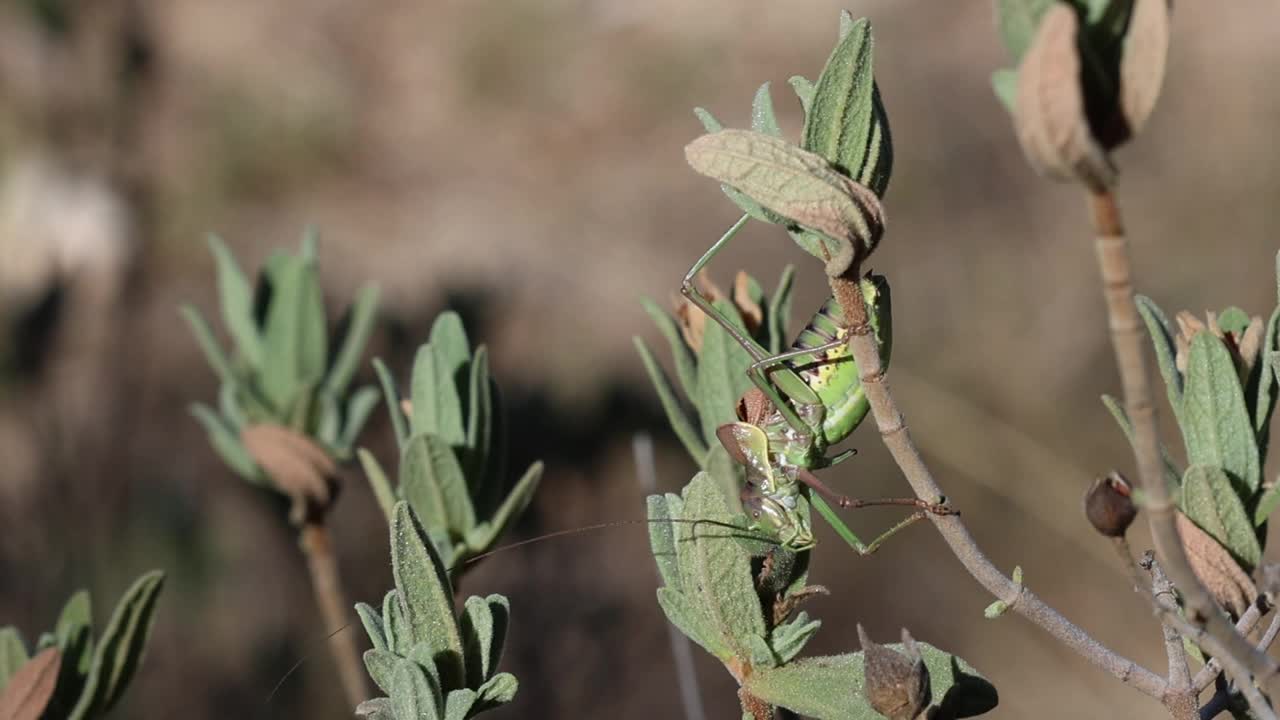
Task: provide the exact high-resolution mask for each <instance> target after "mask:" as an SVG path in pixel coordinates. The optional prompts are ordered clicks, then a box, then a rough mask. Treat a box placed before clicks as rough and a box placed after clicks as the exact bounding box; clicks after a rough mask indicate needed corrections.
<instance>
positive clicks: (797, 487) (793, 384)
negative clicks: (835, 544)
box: [681, 216, 951, 554]
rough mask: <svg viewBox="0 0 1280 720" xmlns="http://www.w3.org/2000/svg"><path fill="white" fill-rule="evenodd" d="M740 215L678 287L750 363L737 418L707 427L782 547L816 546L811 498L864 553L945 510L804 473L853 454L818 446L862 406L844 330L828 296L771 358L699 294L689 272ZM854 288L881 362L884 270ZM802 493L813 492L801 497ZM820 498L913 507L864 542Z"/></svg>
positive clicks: (886, 313)
mask: <svg viewBox="0 0 1280 720" xmlns="http://www.w3.org/2000/svg"><path fill="white" fill-rule="evenodd" d="M747 220H748V217H747V216H743V218H742V219H741V220H739V221H738V223H736V224H735V225H734V226H733V227H732V228H730V229H729V231H728V232H726V233H725V234H724V236H722V237H721V238H720V240H718V241H717V242H716V243H715V244H714V245H712V246H711V248H710V249H709V250H707V252H706V253H704V254H703V256H702V257H701V258H700V259H699V260H698V262H696V263H694V265H693V267H692V268H690V269H689V272H688V273H686V275H685V278H684V283H683V284H682V286H681V292H682V293H683V294H684V295H685V296H686V297H688V298H689V300H690V301H691V302H693V304H694V305H696V306H697V307H698V308H700V309H701V310H702V311H703V312H705V313H706V314H707V316H708V317H710V318H711V319H712V320H714V321H715V322H716V323H717V324H719V325H720V327H722V328H723V329H724V330H725V332H727V333H728V334H729V336H730V337H732V338H733V339H734V340H735V341H736V342H737V343H738V344H739V345H740V346H742V349H743V350H744V351H745V352H746V353H747V354H748V355H750V356H751V357H752V359H753V360H754V362H753V363H752V365H751V367H750V369H749V370H748V371H747V375H748V376H749V377H750V379H751V382H752V383H753V384H754V385H755V387H754V388H752V389H751V390H749V391H747V393H746V394H744V395H743V397H742V398H741V400H739V402H738V422H734V423H727V424H725V425H722V426H721V427H720V428H719V429H718V430H717V432H716V434H717V436H718V437H719V439H720V443H721V444H722V445H723V446H724V447H725V449H726V450H727V451H728V453H729V455H730V457H732V458H733V459H734V460H735V461H736V462H737V463H738V464H739V465H742V466H743V467H744V469H745V471H746V484H745V486H744V488H743V490H742V505H743V509H744V510H745V511H746V512H747V513H748V515H750V516H751V518H752V521H753V523H754V525H755V527H756V528H758V529H760V530H764V531H767V532H770V533H772V534H773V535H774V536H776V537H777V538H778V540H779V541H780V542H781V543H782V544H783V545H784V546H786V547H787V548H789V549H791V550H795V551H802V550H808V549H809V548H811V547H813V546H814V544H815V540H814V535H813V530H812V527H811V525H810V522H809V506H810V504H812V506H813V508H814V509H816V510H818V512H819V513H820V514H821V515H822V516H823V517H824V518H825V519H826V520H827V521H828V522H829V523H830V524H831V526H832V527H833V528H834V529H835V530H836V532H837V533H838V534H839V535H840V536H841V537H842V538H843V539H844V540H845V541H846V542H847V543H848V544H849V545H850V547H852V548H853V549H854V550H855V551H857V552H858V553H859V554H867V553H870V552H873V551H875V549H876V548H877V547H879V545H880V543H881V542H883V541H884V540H886V539H887V538H888V537H889V536H891V535H892V534H894V533H895V532H897V531H898V530H900V529H902V528H903V527H906V526H907V525H909V524H911V523H912V522H915V521H916V520H919V519H920V518H921V517H923V516H924V512H925V511H928V512H933V513H938V514H947V513H949V512H951V511H950V510H949V509H948V508H947V507H946V505H945V501H944V500H942V499H939V501H938V502H936V503H928V502H925V501H923V500H919V499H916V498H910V499H905V498H904V499H896V498H888V499H878V500H854V499H851V498H848V497H846V496H843V495H840V494H838V493H836V492H834V491H832V490H831V489H830V488H828V487H826V485H824V484H823V483H822V482H821V481H820V480H819V479H818V478H817V477H816V476H815V475H814V474H813V472H812V471H813V470H817V469H820V468H825V467H829V466H831V465H835V464H837V463H839V462H841V461H842V460H844V459H845V458H847V457H849V456H850V455H852V453H853V451H846V452H844V453H840V454H838V455H836V456H834V457H827V455H826V452H827V449H828V448H829V447H830V446H832V445H834V444H836V443H839V442H840V441H842V440H844V439H845V438H847V437H848V436H849V435H850V433H852V432H853V431H854V429H855V428H857V426H858V425H859V424H860V423H861V422H862V420H863V419H864V418H865V417H866V415H867V412H868V411H869V409H870V404H869V402H868V400H867V397H866V393H865V391H864V389H863V387H862V381H861V377H860V373H859V370H858V366H857V363H856V362H855V361H854V359H853V356H852V353H851V351H850V349H849V346H848V334H849V332H850V328H849V327H848V324H847V323H846V322H845V320H844V311H843V309H842V308H841V307H840V303H839V302H838V300H837V299H836V297H835V296H832V297H831V298H829V299H828V300H827V302H826V303H825V304H823V306H822V307H821V308H820V309H819V310H818V312H817V313H815V314H814V316H813V318H812V319H811V320H810V322H809V323H808V325H807V326H806V327H805V328H804V330H802V331H801V332H800V334H799V336H798V337H797V339H796V342H795V343H794V344H793V345H792V347H791V348H790V349H788V350H787V351H785V352H783V353H780V354H777V355H772V356H771V355H769V353H768V351H766V350H765V349H764V348H763V347H761V346H760V344H759V343H757V342H756V341H755V340H754V339H753V338H751V337H750V336H749V335H747V334H746V333H744V332H742V330H741V329H740V328H739V327H738V326H737V325H736V324H735V323H733V322H732V321H730V320H729V319H728V318H727V317H725V315H724V314H723V313H721V311H720V310H718V309H717V308H716V307H715V305H714V304H713V303H712V302H711V301H710V300H709V299H707V298H706V297H705V296H703V295H702V294H701V293H700V292H698V290H697V288H696V287H695V285H694V282H693V280H694V278H695V277H696V276H697V274H698V273H699V272H701V271H702V269H703V268H704V267H706V265H707V264H708V263H709V262H710V261H711V259H712V258H713V257H714V256H715V255H716V254H717V253H719V252H720V250H722V249H723V248H724V246H725V245H726V244H727V243H728V241H729V240H730V239H731V238H732V237H733V236H734V235H736V234H737V233H738V231H739V230H741V228H742V226H743V225H745V224H746V222H747ZM858 286H859V290H860V291H861V293H862V300H863V302H864V303H865V305H866V308H867V316H868V321H869V324H870V326H871V330H872V332H873V333H874V335H875V338H876V341H877V344H878V345H879V350H880V356H881V358H883V359H884V360H885V361H886V362H887V360H888V356H889V349H890V345H891V339H892V333H891V327H890V302H889V285H888V282H887V281H886V280H885V278H884V277H883V276H879V275H871V274H868V275H867V276H866V277H864V278H862V279H861V280H859V283H858ZM810 490H813V491H816V493H817V494H816V495H812V494H810V492H809V491H810ZM823 498H826V499H827V500H830V501H832V503H833V504H835V505H837V506H839V507H865V506H868V505H902V506H913V507H916V508H917V509H918V510H917V512H916V513H914V514H913V515H912V516H911V517H909V518H907V519H906V520H904V521H902V522H900V523H899V524H898V525H896V526H894V527H892V528H890V529H889V530H888V531H887V532H885V533H883V534H881V535H880V537H878V538H876V539H875V540H874V541H872V542H871V543H870V544H864V543H863V542H862V541H861V540H859V539H858V537H857V536H856V535H854V534H853V532H852V531H851V530H849V528H848V526H846V525H845V524H844V522H843V521H842V520H840V518H839V516H837V515H836V514H835V511H834V510H832V508H831V506H830V505H828V504H827V502H826V501H825V500H824V499H823Z"/></svg>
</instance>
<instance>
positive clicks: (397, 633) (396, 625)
mask: <svg viewBox="0 0 1280 720" xmlns="http://www.w3.org/2000/svg"><path fill="white" fill-rule="evenodd" d="M391 521H392V522H394V521H395V514H394V511H393V514H392V516H391ZM382 632H383V634H384V635H385V636H386V638H387V649H388V650H391V651H392V652H396V653H404V652H407V651H408V649H409V647H410V646H411V645H413V631H412V630H411V629H410V628H409V621H408V620H407V619H405V609H404V601H403V600H401V599H400V591H399V590H390V591H388V592H387V594H386V595H385V596H383V598H382ZM384 689H385V688H384ZM388 692H390V691H389V690H388Z"/></svg>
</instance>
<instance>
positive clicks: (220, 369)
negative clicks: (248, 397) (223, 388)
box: [178, 305, 236, 383]
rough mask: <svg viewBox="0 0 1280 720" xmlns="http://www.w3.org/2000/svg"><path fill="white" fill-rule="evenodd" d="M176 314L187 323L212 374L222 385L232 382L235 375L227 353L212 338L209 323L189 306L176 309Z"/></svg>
mask: <svg viewBox="0 0 1280 720" xmlns="http://www.w3.org/2000/svg"><path fill="white" fill-rule="evenodd" d="M178 312H179V313H181V314H182V318H183V319H184V320H186V321H187V325H188V326H189V327H190V328H191V334H192V335H195V337H196V344H197V345H199V346H200V350H201V351H202V352H204V358H205V361H207V362H208V363H209V367H211V368H213V372H214V374H216V375H217V376H218V379H219V380H221V381H222V382H223V383H229V382H234V381H235V378H236V375H235V370H233V369H232V367H231V361H230V360H229V359H228V358H227V353H226V352H225V351H224V350H223V349H222V345H220V344H219V343H218V340H217V338H215V337H214V336H213V330H212V329H211V328H210V327H209V323H207V322H205V319H204V316H203V315H201V314H200V311H199V310H197V309H195V308H194V307H192V306H191V305H183V306H182V307H181V308H179V309H178Z"/></svg>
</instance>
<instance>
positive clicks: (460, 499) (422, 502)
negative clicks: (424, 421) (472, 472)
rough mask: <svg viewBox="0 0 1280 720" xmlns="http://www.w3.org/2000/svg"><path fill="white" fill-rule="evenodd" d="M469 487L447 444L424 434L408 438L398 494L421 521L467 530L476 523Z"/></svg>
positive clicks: (460, 532)
mask: <svg viewBox="0 0 1280 720" xmlns="http://www.w3.org/2000/svg"><path fill="white" fill-rule="evenodd" d="M415 412H416V410H415ZM469 490H470V489H469V488H468V487H467V478H466V476H465V475H463V474H462V466H461V465H460V464H459V463H458V458H457V456H456V455H454V454H453V448H451V447H450V446H449V445H448V443H446V442H445V441H444V440H443V439H442V438H439V437H437V436H435V435H430V434H426V433H419V434H417V435H414V436H413V437H411V438H409V442H408V443H406V444H405V446H404V451H403V453H402V454H401V459H400V493H401V495H402V496H403V497H404V499H405V500H407V501H408V502H409V507H411V508H413V511H414V512H415V513H416V514H417V515H418V517H419V518H421V519H422V521H423V522H425V523H426V524H427V525H428V526H430V527H432V528H441V529H444V528H447V529H449V530H450V531H451V532H453V533H455V534H457V535H462V534H464V533H466V532H467V531H469V530H470V529H471V528H472V527H474V526H475V524H476V516H475V509H474V508H473V507H472V505H471V494H470V491H469Z"/></svg>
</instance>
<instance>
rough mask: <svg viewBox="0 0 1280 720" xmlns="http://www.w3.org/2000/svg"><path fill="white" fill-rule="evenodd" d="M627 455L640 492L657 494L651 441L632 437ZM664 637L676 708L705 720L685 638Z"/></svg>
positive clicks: (670, 630)
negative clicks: (672, 665)
mask: <svg viewBox="0 0 1280 720" xmlns="http://www.w3.org/2000/svg"><path fill="white" fill-rule="evenodd" d="M631 453H632V455H633V457H634V458H635V463H636V481H637V482H638V483H639V484H640V492H642V493H644V494H645V495H649V494H652V493H655V492H657V491H658V474H657V471H656V470H655V469H654V463H653V438H652V437H650V436H649V433H636V434H635V436H634V437H633V438H632V439H631ZM665 624H666V626H667V635H668V637H669V639H670V640H671V657H672V659H674V660H675V664H676V667H675V670H676V685H677V686H678V687H679V688H680V705H681V707H683V708H684V716H685V718H686V720H705V718H706V717H707V714H706V711H705V710H704V709H703V707H702V692H701V690H700V689H699V687H698V669H697V667H696V666H695V665H694V663H693V650H692V649H691V648H690V646H689V638H687V637H685V636H684V634H683V633H681V632H680V631H679V630H676V627H675V626H674V625H672V624H671V623H665Z"/></svg>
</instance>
